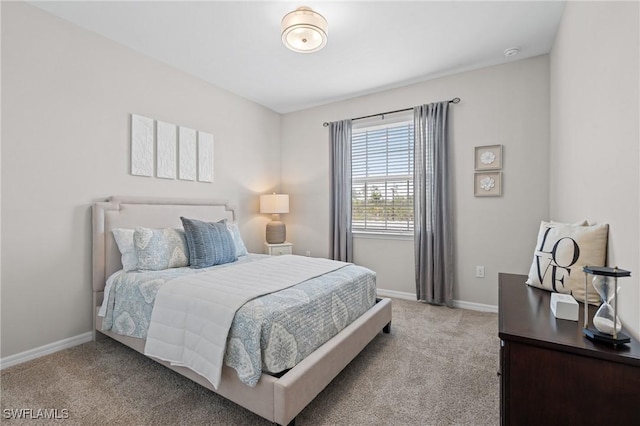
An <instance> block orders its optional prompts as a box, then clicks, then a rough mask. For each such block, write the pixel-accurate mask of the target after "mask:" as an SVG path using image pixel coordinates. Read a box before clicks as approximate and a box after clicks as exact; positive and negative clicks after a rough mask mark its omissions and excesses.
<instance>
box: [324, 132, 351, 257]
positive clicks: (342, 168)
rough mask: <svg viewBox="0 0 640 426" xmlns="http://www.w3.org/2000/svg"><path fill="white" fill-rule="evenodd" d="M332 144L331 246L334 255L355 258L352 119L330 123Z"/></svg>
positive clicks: (332, 255) (331, 254) (331, 253)
mask: <svg viewBox="0 0 640 426" xmlns="http://www.w3.org/2000/svg"><path fill="white" fill-rule="evenodd" d="M329 141H330V144H331V247H330V253H329V255H330V256H331V258H332V259H334V260H341V261H343V262H352V261H353V236H352V234H351V120H343V121H335V122H333V123H330V124H329Z"/></svg>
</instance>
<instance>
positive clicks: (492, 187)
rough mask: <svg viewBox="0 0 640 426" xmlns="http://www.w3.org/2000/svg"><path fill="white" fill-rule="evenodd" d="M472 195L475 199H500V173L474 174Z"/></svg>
mask: <svg viewBox="0 0 640 426" xmlns="http://www.w3.org/2000/svg"><path fill="white" fill-rule="evenodd" d="M473 195H475V196H476V197H500V196H501V195H502V172H476V173H475V174H474V184H473Z"/></svg>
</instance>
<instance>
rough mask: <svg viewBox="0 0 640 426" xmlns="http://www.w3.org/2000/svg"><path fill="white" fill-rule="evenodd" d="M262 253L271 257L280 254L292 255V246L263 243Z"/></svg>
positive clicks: (285, 243)
mask: <svg viewBox="0 0 640 426" xmlns="http://www.w3.org/2000/svg"><path fill="white" fill-rule="evenodd" d="M264 253H265V254H269V255H271V256H280V255H281V254H293V244H291V243H287V242H286V241H285V242H284V243H280V244H269V243H264Z"/></svg>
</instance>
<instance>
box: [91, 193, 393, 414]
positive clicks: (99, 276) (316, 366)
mask: <svg viewBox="0 0 640 426" xmlns="http://www.w3.org/2000/svg"><path fill="white" fill-rule="evenodd" d="M180 216H185V217H189V218H194V219H199V220H205V221H218V220H221V219H228V220H234V219H235V217H234V211H233V210H232V209H231V208H229V207H228V206H227V204H226V203H224V202H217V201H194V200H180V199H160V198H155V199H154V198H132V197H111V198H109V199H108V200H107V201H106V202H99V203H95V204H94V205H93V309H94V314H93V318H94V338H101V337H102V336H103V335H106V336H109V337H110V338H112V339H114V340H117V341H118V342H121V343H122V344H124V345H126V346H129V347H131V348H133V349H135V350H136V351H138V352H140V353H142V354H144V346H145V340H143V339H139V338H135V337H128V336H122V335H119V334H115V333H112V332H110V331H102V330H101V328H102V318H101V317H98V315H97V313H98V310H99V308H100V305H101V304H102V299H103V294H104V287H105V281H106V279H107V278H108V277H109V276H110V275H111V274H112V273H114V272H116V271H117V270H119V269H122V264H121V261H120V252H119V250H118V247H117V245H116V242H115V240H114V238H113V233H112V232H111V230H112V229H113V228H134V227H136V226H144V227H149V228H165V227H179V226H181V222H180ZM390 325H391V300H390V299H377V303H376V304H375V305H374V306H373V307H372V308H371V309H369V310H368V311H367V312H365V313H364V314H363V315H362V316H361V317H360V318H358V319H357V320H356V321H354V322H353V323H352V324H350V325H349V326H347V327H346V328H345V329H343V330H342V331H341V332H340V333H338V334H337V335H336V336H334V337H333V338H332V339H331V340H329V341H328V342H326V343H325V344H324V345H322V346H320V347H319V348H318V349H316V350H315V351H314V352H313V353H311V354H310V355H309V356H308V357H307V358H305V359H304V360H302V361H301V362H300V363H299V364H298V365H296V366H295V367H294V368H292V369H291V370H289V371H288V372H287V373H286V374H284V375H283V376H281V377H279V378H276V377H273V376H270V375H267V374H263V375H262V377H261V378H260V380H259V382H258V384H257V385H256V386H255V387H253V388H252V387H249V386H247V385H245V384H244V383H242V382H241V381H240V379H238V375H237V373H236V372H235V370H233V369H232V368H230V367H227V366H224V367H223V370H222V380H221V383H220V386H219V387H218V389H214V388H213V386H212V385H211V383H210V382H209V381H208V380H206V379H205V378H204V377H202V376H200V375H198V374H197V373H195V372H193V371H192V370H190V369H187V368H184V367H175V366H172V365H170V364H169V363H167V362H164V361H160V360H157V359H155V358H153V359H154V361H157V362H159V363H160V364H163V365H164V366H166V367H167V368H170V369H171V370H174V371H176V372H178V373H179V374H181V375H183V376H185V377H187V378H189V379H191V380H193V381H194V382H196V383H199V384H200V385H202V386H204V387H206V388H207V389H211V390H212V391H214V392H216V393H218V394H220V395H221V396H223V397H225V398H227V399H229V400H231V401H233V402H235V403H236V404H239V405H241V406H242V407H244V408H246V409H248V410H250V411H253V412H254V413H256V414H258V415H259V416H262V417H264V418H265V419H267V420H270V421H272V422H275V423H277V424H280V425H288V424H293V423H295V417H296V416H297V415H298V414H299V413H300V412H301V411H302V410H303V409H304V408H305V407H306V406H307V405H308V404H309V403H310V402H311V401H312V400H313V399H314V398H315V397H316V396H317V395H318V394H319V393H320V392H321V391H322V390H323V389H324V388H325V387H326V386H327V385H328V384H329V383H330V382H331V381H332V380H333V379H334V377H336V376H337V375H338V373H340V371H342V369H343V368H344V367H346V366H347V364H349V362H351V360H353V358H355V357H356V356H357V355H358V353H360V351H361V350H362V349H363V348H364V347H365V346H366V345H367V344H368V343H369V342H370V341H371V340H373V338H374V337H375V336H376V335H377V334H378V333H379V332H380V331H381V330H383V331H384V332H386V333H388V332H390Z"/></svg>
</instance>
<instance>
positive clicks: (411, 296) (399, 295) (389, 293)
mask: <svg viewBox="0 0 640 426" xmlns="http://www.w3.org/2000/svg"><path fill="white" fill-rule="evenodd" d="M376 292H377V293H378V296H383V297H395V298H396V299H404V300H413V301H414V302H416V295H415V293H406V292H404V291H395V290H385V289H383V288H378V289H376Z"/></svg>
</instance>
